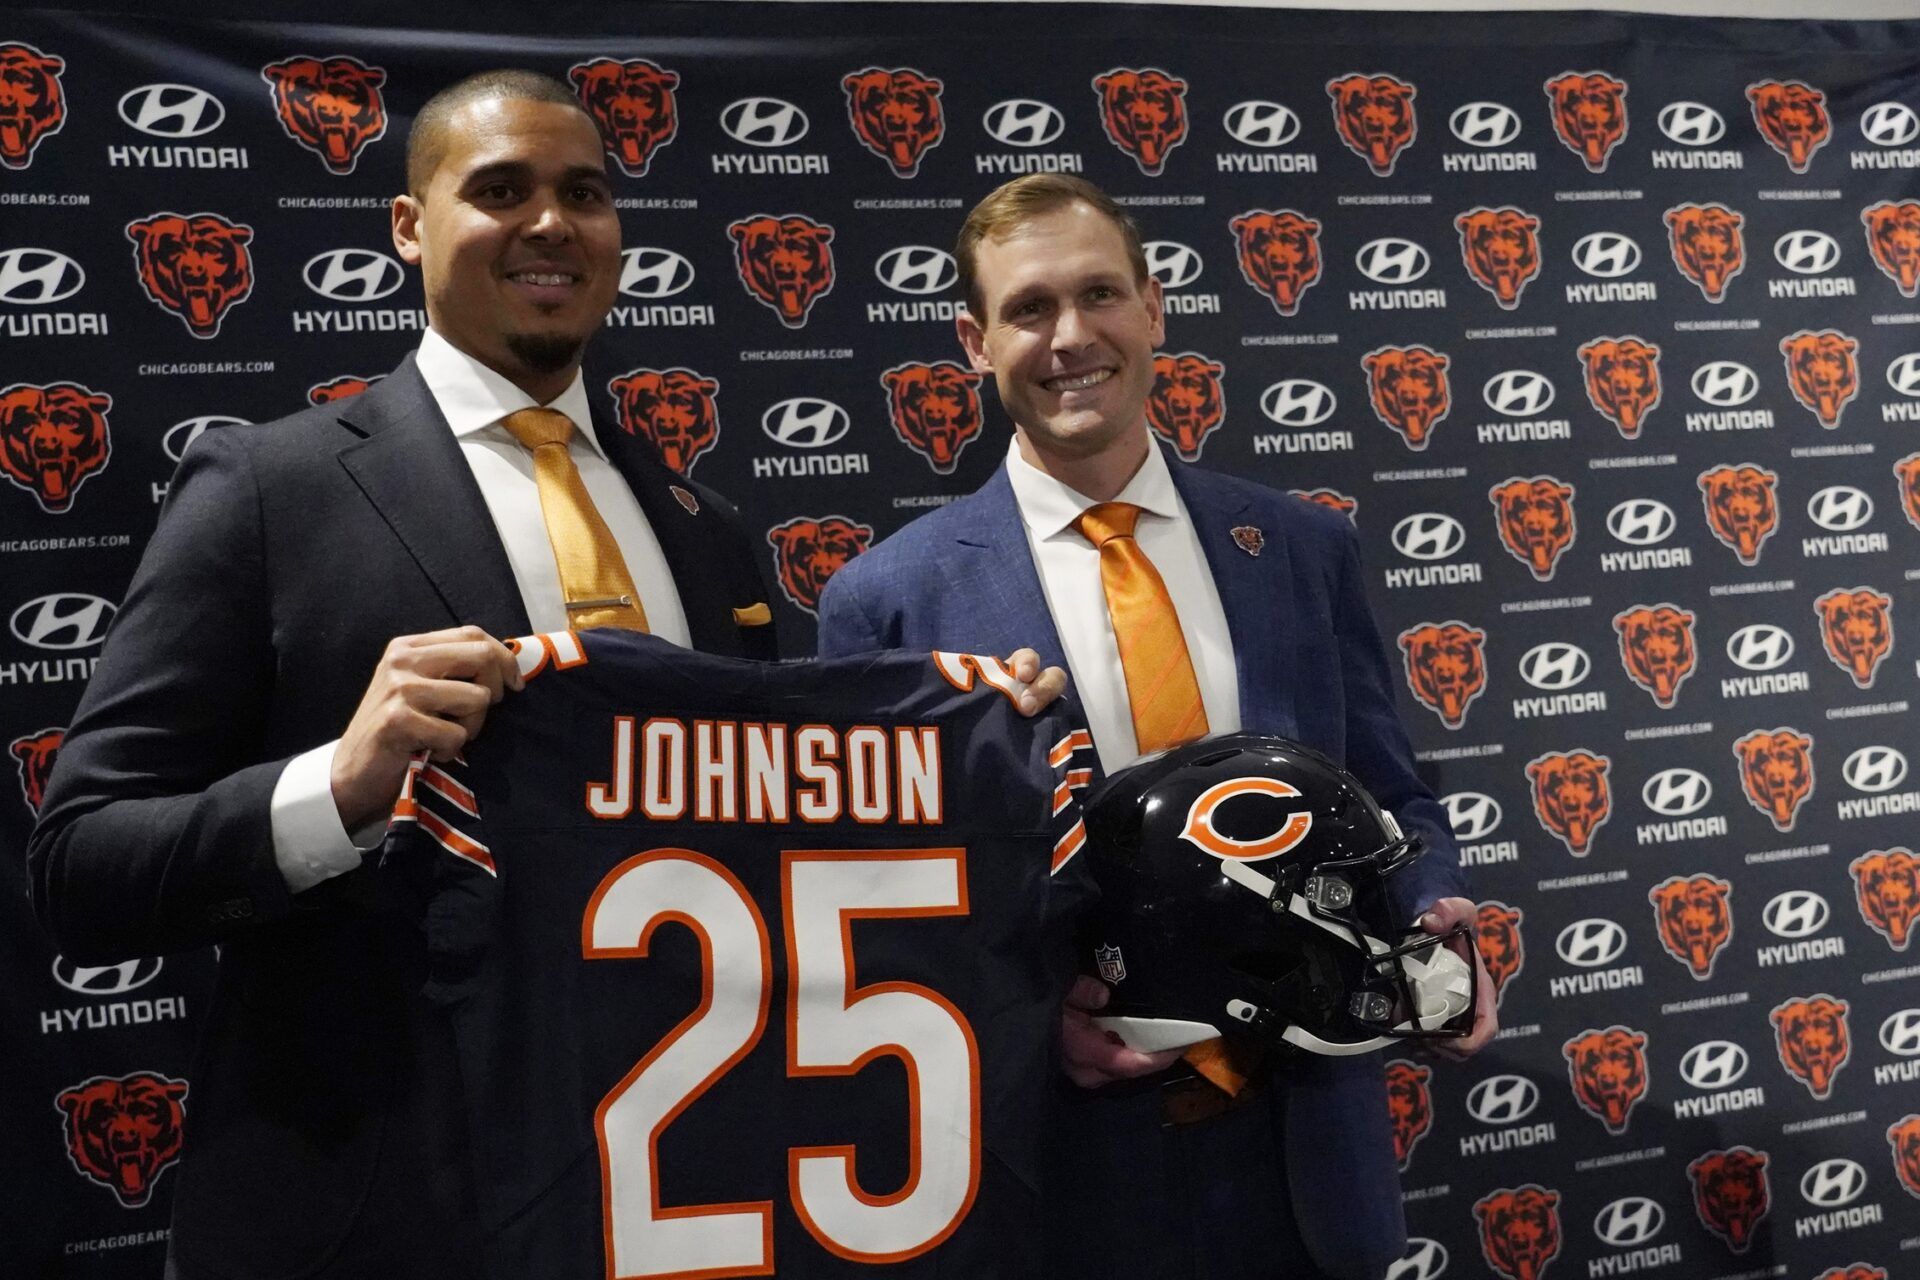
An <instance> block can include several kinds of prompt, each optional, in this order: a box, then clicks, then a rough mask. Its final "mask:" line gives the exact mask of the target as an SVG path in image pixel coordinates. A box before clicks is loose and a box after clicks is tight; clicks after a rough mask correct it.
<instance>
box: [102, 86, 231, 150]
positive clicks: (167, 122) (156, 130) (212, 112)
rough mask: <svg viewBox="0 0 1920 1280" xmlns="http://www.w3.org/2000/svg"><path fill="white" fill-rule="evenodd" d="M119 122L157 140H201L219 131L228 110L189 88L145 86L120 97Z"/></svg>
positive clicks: (200, 92) (199, 91)
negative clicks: (121, 121)
mask: <svg viewBox="0 0 1920 1280" xmlns="http://www.w3.org/2000/svg"><path fill="white" fill-rule="evenodd" d="M120 118H121V119H122V120H124V121H126V122H127V123H128V124H130V125H132V126H133V127H134V128H136V129H138V130H139V131H140V132H142V133H150V134H152V135H153V136H154V137H156V138H198V137H200V136H201V135H202V134H207V133H212V132H213V131H214V130H215V129H218V128H219V127H220V122H221V121H223V120H225V119H226V118H227V109H226V108H225V107H223V106H221V105H220V99H218V98H216V97H214V96H213V95H212V94H210V93H208V92H207V91H206V90H205V89H196V88H194V87H193V86H192V85H190V84H143V85H141V86H140V87H139V88H138V89H129V90H128V91H127V92H125V93H123V94H121V95H120Z"/></svg>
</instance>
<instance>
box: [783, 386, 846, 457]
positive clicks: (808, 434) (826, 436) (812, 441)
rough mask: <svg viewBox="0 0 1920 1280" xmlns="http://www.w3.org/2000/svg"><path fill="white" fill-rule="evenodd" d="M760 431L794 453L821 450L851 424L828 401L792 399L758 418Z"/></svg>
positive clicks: (842, 410)
mask: <svg viewBox="0 0 1920 1280" xmlns="http://www.w3.org/2000/svg"><path fill="white" fill-rule="evenodd" d="M760 429H761V430H762V431H764V432H766V433H767V435H768V437H769V438H770V439H772V440H775V441H777V442H779V443H780V444H784V445H788V446H791V447H792V448H795V449H824V448H826V447H827V446H828V445H830V444H833V443H834V442H835V441H837V440H839V439H840V438H841V437H843V436H845V435H846V434H847V432H849V431H851V430H852V429H853V420H852V419H851V418H849V417H848V416H847V411H846V410H845V409H842V408H841V407H840V406H839V405H837V404H835V403H834V402H833V401H831V400H818V399H815V398H814V397H812V396H795V397H793V398H792V399H790V400H782V401H781V402H780V403H779V404H776V405H774V406H773V407H772V408H770V409H768V410H767V411H766V412H765V413H763V414H761V415H760Z"/></svg>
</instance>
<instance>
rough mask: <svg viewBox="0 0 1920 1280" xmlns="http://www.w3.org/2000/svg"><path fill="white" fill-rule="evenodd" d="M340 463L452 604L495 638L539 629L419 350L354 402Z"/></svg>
mask: <svg viewBox="0 0 1920 1280" xmlns="http://www.w3.org/2000/svg"><path fill="white" fill-rule="evenodd" d="M340 422H341V424H342V426H344V427H345V428H346V429H347V430H348V431H350V432H352V433H353V436H354V438H353V439H352V440H350V441H349V442H348V443H347V444H346V445H344V446H343V447H342V448H341V450H340V453H339V458H340V465H341V466H343V467H345V468H346V471H347V474H348V475H350V476H352V477H353V481H354V483H355V484H357V485H358V486H359V487H360V491H361V492H362V493H364V494H365V495H366V497H367V501H368V502H370V503H372V504H373V506H374V509H375V510H377V511H378V512H379V513H380V516H381V518H382V519H384V520H385V521H386V522H387V524H388V526H389V527H390V528H392V530H393V532H394V536H395V537H397V538H398V539H399V540H400V543H401V545H402V546H404V547H405V548H406V549H407V551H408V553H409V554H410V555H412V556H413V558H414V560H415V561H416V562H417V563H418V564H419V566H420V570H421V572H422V573H424V574H425V575H426V576H427V580H428V581H429V582H431V583H432V584H433V589H434V591H435V592H436V593H437V594H438V595H439V597H440V599H441V601H442V602H443V603H444V604H445V605H446V606H447V611H448V612H449V613H450V614H452V615H453V617H454V618H456V619H457V620H459V621H460V622H461V623H472V624H474V625H476V626H479V627H482V628H484V629H485V630H486V631H487V633H488V634H489V635H493V636H516V635H524V634H526V633H527V632H528V631H530V630H531V629H532V624H531V623H529V622H528V620H527V612H526V606H525V605H524V604H523V603H522V602H521V599H520V590H519V587H518V586H517V585H516V584H515V583H514V579H513V569H512V566H510V565H509V564H508V563H507V553H506V548H504V547H503V546H501V544H500V535H499V533H498V532H497V531H496V530H495V529H494V527H493V518H492V516H490V515H489V514H488V513H487V504H486V499H484V498H482V497H481V496H480V486H479V485H478V484H477V483H476V482H475V481H474V478H473V470H472V468H471V467H469V466H468V465H467V460H466V458H465V457H464V456H463V455H462V454H461V452H460V445H459V442H458V441H456V440H455V439H454V437H453V432H452V430H451V429H450V428H449V427H448V426H447V422H446V419H445V418H444V417H442V416H441V413H440V409H439V406H437V405H436V404H434V402H433V395H432V393H431V392H429V391H428V390H427V385H426V383H425V382H424V381H422V379H421V377H420V374H419V371H418V370H417V369H415V368H414V364H413V357H412V356H408V357H407V358H406V360H405V361H403V362H402V363H401V365H400V367H399V368H398V369H395V370H394V371H393V373H392V374H391V375H390V376H388V377H387V378H385V379H383V380H381V381H380V382H379V383H378V384H376V385H375V386H374V387H373V388H372V389H371V390H369V391H366V392H364V393H363V394H361V395H358V396H355V397H354V398H353V399H352V400H349V401H347V402H346V403H345V404H344V405H343V406H342V409H341V412H340Z"/></svg>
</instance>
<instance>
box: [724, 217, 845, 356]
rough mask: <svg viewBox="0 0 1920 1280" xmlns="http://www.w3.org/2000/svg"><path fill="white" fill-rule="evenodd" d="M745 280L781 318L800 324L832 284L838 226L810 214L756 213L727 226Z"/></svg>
mask: <svg viewBox="0 0 1920 1280" xmlns="http://www.w3.org/2000/svg"><path fill="white" fill-rule="evenodd" d="M727 234H728V235H730V236H732V237H733V259H734V265H735V266H736V267H738V268H739V271H740V284H741V287H742V288H744V289H745V290H746V291H747V293H748V295H749V296H750V297H752V298H753V300H754V301H756V302H758V303H760V304H762V305H763V306H766V307H770V308H772V309H773V312H774V314H775V315H777V316H779V317H780V323H781V324H783V325H785V326H787V328H789V329H798V328H800V327H801V326H802V325H804V324H806V322H807V313H808V312H810V311H812V310H813V304H814V303H816V302H818V301H819V300H820V299H821V298H824V297H826V295H827V294H828V293H829V292H831V291H832V289H833V279H834V272H833V228H832V227H830V226H827V225H826V224H825V223H821V222H815V221H814V220H813V219H812V218H809V217H807V216H806V215H805V214H800V213H789V214H786V215H784V216H774V215H771V214H756V215H754V216H753V217H751V218H742V219H740V220H739V221H738V222H735V223H733V224H731V225H730V226H728V228H727Z"/></svg>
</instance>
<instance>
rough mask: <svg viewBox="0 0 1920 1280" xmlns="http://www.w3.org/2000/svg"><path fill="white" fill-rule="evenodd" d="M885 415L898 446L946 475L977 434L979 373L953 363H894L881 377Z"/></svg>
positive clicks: (978, 428)
mask: <svg viewBox="0 0 1920 1280" xmlns="http://www.w3.org/2000/svg"><path fill="white" fill-rule="evenodd" d="M880 385H881V386H883V387H885V388H886V389H887V414H888V417H889V418H890V419H891V420H892V422H893V432H894V434H895V435H897V436H899V437H900V440H901V443H903V444H905V445H906V446H907V447H908V448H909V449H912V450H913V451H914V452H915V453H917V454H919V455H920V456H921V457H923V458H925V459H926V460H927V465H928V466H930V467H932V468H933V470H934V474H936V475H943V476H950V475H952V474H953V470H954V468H955V467H957V466H959V465H960V454H961V452H962V451H963V450H964V449H965V448H966V447H967V445H968V444H970V443H972V441H973V439H974V438H975V437H976V436H978V435H979V434H980V428H981V423H982V420H983V416H984V415H983V414H982V413H981V409H980V391H979V386H980V375H979V374H977V373H975V372H973V371H972V370H971V369H965V368H962V367H961V366H960V365H957V364H955V363H954V362H953V361H951V360H940V361H936V362H935V363H932V364H924V363H920V362H908V363H906V364H898V365H895V366H894V367H893V368H891V369H889V370H887V371H886V372H885V373H883V374H881V375H880Z"/></svg>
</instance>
